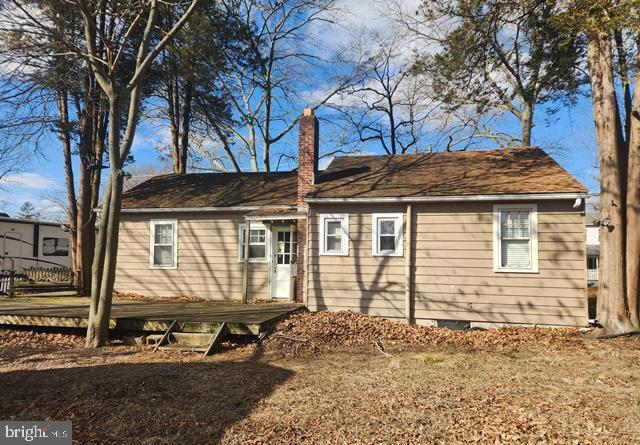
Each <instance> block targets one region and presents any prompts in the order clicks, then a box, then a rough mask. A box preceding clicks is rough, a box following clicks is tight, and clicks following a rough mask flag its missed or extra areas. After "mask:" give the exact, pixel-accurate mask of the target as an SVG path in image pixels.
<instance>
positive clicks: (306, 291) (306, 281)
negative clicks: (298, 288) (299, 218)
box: [302, 205, 311, 306]
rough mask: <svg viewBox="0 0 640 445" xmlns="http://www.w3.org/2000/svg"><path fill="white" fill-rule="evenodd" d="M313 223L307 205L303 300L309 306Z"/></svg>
mask: <svg viewBox="0 0 640 445" xmlns="http://www.w3.org/2000/svg"><path fill="white" fill-rule="evenodd" d="M310 225H311V209H310V208H309V206H308V205H307V219H306V220H305V228H304V229H305V236H304V243H305V244H304V271H303V273H304V277H302V280H303V283H304V290H303V295H302V300H303V301H304V305H305V306H307V305H308V304H309V263H310V258H309V253H310V252H311V247H310V246H311V240H310V239H309V233H310V232H309V226H310Z"/></svg>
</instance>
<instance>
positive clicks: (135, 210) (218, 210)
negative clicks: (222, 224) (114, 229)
mask: <svg viewBox="0 0 640 445" xmlns="http://www.w3.org/2000/svg"><path fill="white" fill-rule="evenodd" d="M293 207H295V206H290V205H268V206H228V207H138V208H123V209H122V211H121V212H122V213H202V212H207V213H224V212H251V211H255V210H261V209H291V208H293ZM95 211H96V212H99V211H100V209H95Z"/></svg>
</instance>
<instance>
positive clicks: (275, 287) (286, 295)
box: [271, 227, 295, 300]
mask: <svg viewBox="0 0 640 445" xmlns="http://www.w3.org/2000/svg"><path fill="white" fill-rule="evenodd" d="M271 233H272V236H273V238H272V243H271V246H272V251H273V252H272V257H271V298H282V299H287V300H290V299H292V297H293V272H294V268H295V264H294V263H295V251H294V250H295V239H294V238H295V232H293V230H292V229H291V228H290V227H282V228H278V227H272V229H271Z"/></svg>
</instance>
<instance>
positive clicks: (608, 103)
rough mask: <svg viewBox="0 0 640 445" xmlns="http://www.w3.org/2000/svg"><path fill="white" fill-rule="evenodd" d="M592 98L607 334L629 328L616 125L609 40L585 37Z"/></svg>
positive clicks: (602, 313)
mask: <svg viewBox="0 0 640 445" xmlns="http://www.w3.org/2000/svg"><path fill="white" fill-rule="evenodd" d="M588 59H589V67H590V72H591V95H592V100H593V114H594V120H595V127H596V139H597V142H598V151H599V159H600V219H601V220H602V221H605V220H608V224H607V225H606V226H605V225H603V226H602V227H601V229H600V240H601V250H600V270H601V277H600V289H599V293H598V320H599V322H600V323H601V324H602V325H603V326H604V327H605V329H606V330H607V331H609V332H612V333H617V332H626V331H628V330H630V329H631V328H632V323H631V321H630V319H629V312H628V306H627V298H626V282H625V275H626V273H625V272H626V271H625V235H626V233H625V230H626V220H625V215H624V211H623V209H624V206H625V205H626V203H625V202H624V195H625V193H624V192H623V190H622V178H621V174H622V173H621V171H620V144H622V143H623V141H622V140H621V134H622V131H621V121H620V114H619V110H618V104H617V98H616V90H615V83H614V76H613V55H612V48H611V36H610V35H609V34H608V33H606V32H602V33H598V34H592V35H589V36H588Z"/></svg>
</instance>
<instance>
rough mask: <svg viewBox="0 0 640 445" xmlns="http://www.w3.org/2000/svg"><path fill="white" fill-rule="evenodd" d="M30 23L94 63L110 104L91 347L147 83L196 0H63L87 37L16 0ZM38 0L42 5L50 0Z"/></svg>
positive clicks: (99, 330)
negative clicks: (166, 20)
mask: <svg viewBox="0 0 640 445" xmlns="http://www.w3.org/2000/svg"><path fill="white" fill-rule="evenodd" d="M13 4H14V6H15V7H16V8H18V10H20V11H21V13H22V14H23V17H24V18H25V19H26V20H28V21H29V22H30V26H32V27H33V28H34V29H37V30H38V31H39V32H40V33H41V34H43V35H47V36H53V38H51V40H54V41H57V42H59V44H60V46H61V48H64V50H61V51H59V52H58V53H54V54H52V56H54V57H70V56H71V57H80V58H82V59H83V60H84V61H85V63H86V64H87V65H88V66H90V68H91V71H92V73H93V75H94V76H95V79H96V82H97V85H98V86H99V87H100V89H101V91H102V93H103V94H104V96H105V98H106V102H107V103H108V115H109V121H108V132H107V145H108V148H109V149H108V155H109V168H110V172H109V176H108V181H107V184H106V186H105V193H104V197H103V199H102V205H101V225H100V229H99V232H98V236H97V240H96V249H95V255H94V260H93V266H92V276H93V281H92V287H91V305H90V310H89V324H88V328H87V345H88V346H93V347H99V346H102V345H104V344H105V343H106V342H107V341H108V332H109V317H110V313H111V301H112V297H113V295H112V294H113V283H114V280H115V266H116V258H117V253H118V234H119V227H120V209H121V202H122V190H123V179H124V171H123V167H124V163H125V160H126V159H127V158H128V156H129V153H130V150H131V145H132V143H133V139H134V137H135V133H136V128H137V124H138V120H139V117H140V106H141V99H142V93H143V89H144V87H145V85H146V80H147V79H146V76H147V74H148V71H149V69H150V67H151V65H152V63H153V61H154V60H155V58H156V57H157V56H158V54H159V53H160V52H161V51H162V50H163V49H164V48H165V47H166V45H167V44H168V43H169V42H170V41H171V39H173V38H174V36H175V35H176V34H177V33H178V32H179V31H180V29H181V28H182V27H183V26H184V24H185V23H186V22H187V20H188V19H189V17H190V16H191V15H192V14H193V13H194V11H195V9H196V7H197V5H198V0H192V1H189V2H180V1H175V2H170V1H163V2H160V1H159V0H129V1H124V0H122V1H120V0H114V1H110V2H105V1H98V2H89V1H87V0H73V1H64V2H63V4H64V5H66V8H67V9H68V10H69V11H71V12H75V17H76V18H77V20H78V21H79V22H80V23H81V24H82V26H81V29H82V35H83V37H84V39H83V40H82V43H81V44H79V43H78V41H77V40H76V39H75V37H76V36H72V35H69V33H68V32H67V30H65V32H63V33H61V32H60V30H59V28H58V27H56V26H55V23H52V22H51V20H47V18H46V16H45V15H44V14H43V13H42V11H38V10H37V9H36V10H33V9H32V8H28V7H25V5H24V4H23V3H22V2H20V1H18V0H14V1H13ZM30 6H36V7H37V6H40V7H41V8H42V9H43V10H46V9H47V8H49V7H50V5H49V4H46V3H45V4H43V5H30ZM174 10H178V11H180V13H179V14H178V19H177V20H176V21H175V23H174V24H173V25H172V26H170V27H168V28H164V29H163V28H162V26H161V25H160V24H159V21H158V17H159V15H160V14H161V13H168V12H169V11H174Z"/></svg>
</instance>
